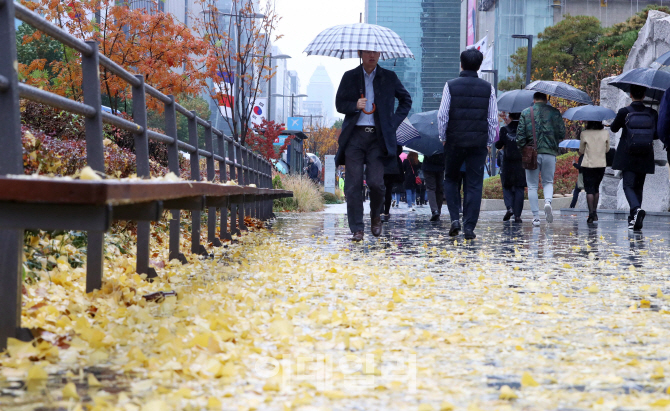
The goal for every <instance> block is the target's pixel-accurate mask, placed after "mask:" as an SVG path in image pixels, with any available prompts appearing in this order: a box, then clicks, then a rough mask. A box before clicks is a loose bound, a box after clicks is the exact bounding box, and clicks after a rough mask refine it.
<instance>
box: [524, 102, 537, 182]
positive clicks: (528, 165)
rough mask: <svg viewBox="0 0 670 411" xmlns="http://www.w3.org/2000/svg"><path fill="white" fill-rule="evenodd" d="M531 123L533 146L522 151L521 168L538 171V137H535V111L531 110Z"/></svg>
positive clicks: (528, 146) (525, 147) (527, 146)
mask: <svg viewBox="0 0 670 411" xmlns="http://www.w3.org/2000/svg"><path fill="white" fill-rule="evenodd" d="M530 122H531V124H532V128H533V145H532V146H530V145H526V146H524V147H523V149H522V150H521V166H522V167H523V168H524V169H526V170H537V136H536V135H535V111H534V110H533V107H531V108H530Z"/></svg>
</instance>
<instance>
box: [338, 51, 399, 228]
mask: <svg viewBox="0 0 670 411" xmlns="http://www.w3.org/2000/svg"><path fill="white" fill-rule="evenodd" d="M359 54H360V56H361V58H362V59H363V64H362V65H361V66H359V67H357V68H355V69H353V70H349V71H347V72H346V73H344V75H343V76H342V81H341V82H340V86H339V88H338V89H337V95H336V97H335V107H336V108H337V111H338V112H340V113H342V114H344V116H345V117H344V122H343V123H342V132H341V133H340V137H339V139H338V144H339V147H338V149H337V155H336V156H335V163H336V165H338V166H339V165H345V166H346V167H347V173H346V180H345V189H346V195H347V214H348V219H349V229H350V230H351V232H352V233H353V237H352V240H354V241H362V240H363V229H364V228H365V225H364V223H363V198H362V192H363V165H366V166H367V180H366V181H367V185H368V188H369V189H370V220H371V225H370V229H371V231H372V235H374V236H375V237H377V236H379V235H381V231H382V221H381V217H380V213H381V211H382V210H381V207H382V204H383V202H384V193H385V190H386V189H385V187H384V167H385V166H386V167H387V169H388V167H395V164H396V159H395V158H396V145H397V143H396V129H397V128H398V126H399V125H400V123H402V121H403V120H404V119H405V117H407V114H408V113H409V110H410V109H411V108H412V99H411V97H410V95H409V93H408V92H407V90H405V87H403V85H402V83H401V82H400V80H399V79H398V76H397V75H396V74H395V73H394V72H393V71H390V70H386V69H384V68H382V67H379V66H378V65H377V62H378V61H379V56H380V53H379V52H377V51H360V52H359ZM362 94H364V95H365V97H362ZM396 99H398V108H397V109H396V110H395V112H394V110H393V107H394V105H395V100H396Z"/></svg>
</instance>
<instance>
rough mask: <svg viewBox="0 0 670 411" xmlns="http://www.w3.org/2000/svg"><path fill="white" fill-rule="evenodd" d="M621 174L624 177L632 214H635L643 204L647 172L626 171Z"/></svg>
mask: <svg viewBox="0 0 670 411" xmlns="http://www.w3.org/2000/svg"><path fill="white" fill-rule="evenodd" d="M621 174H622V177H623V192H624V194H625V195H626V200H628V205H629V206H630V215H631V216H634V215H635V211H637V209H638V208H640V207H641V206H642V189H643V188H644V180H645V179H646V178H647V174H646V173H634V172H632V171H624V172H622V173H621Z"/></svg>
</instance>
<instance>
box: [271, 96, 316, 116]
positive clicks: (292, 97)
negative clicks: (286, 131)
mask: <svg viewBox="0 0 670 411" xmlns="http://www.w3.org/2000/svg"><path fill="white" fill-rule="evenodd" d="M272 96H273V97H291V117H293V99H294V98H296V97H298V98H301V97H309V96H308V95H307V94H293V93H291V95H290V96H287V95H284V94H273V95H272Z"/></svg>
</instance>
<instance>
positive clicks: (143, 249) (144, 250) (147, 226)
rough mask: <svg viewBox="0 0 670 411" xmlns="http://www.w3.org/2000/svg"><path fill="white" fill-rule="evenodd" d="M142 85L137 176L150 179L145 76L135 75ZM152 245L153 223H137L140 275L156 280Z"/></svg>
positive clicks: (136, 100) (136, 104) (136, 112)
mask: <svg viewBox="0 0 670 411" xmlns="http://www.w3.org/2000/svg"><path fill="white" fill-rule="evenodd" d="M135 78H136V79H137V80H138V81H139V83H140V84H138V85H137V86H133V121H134V122H135V124H137V125H138V126H140V127H142V132H141V133H137V134H135V161H136V162H137V176H138V177H142V178H150V177H151V171H150V168H149V134H148V130H147V97H146V94H145V90H144V76H143V75H141V74H137V75H135ZM150 245H151V222H150V221H138V222H137V267H136V270H137V272H138V274H146V275H147V278H155V277H157V276H158V275H157V274H156V270H154V269H153V268H151V267H149V253H150Z"/></svg>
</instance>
